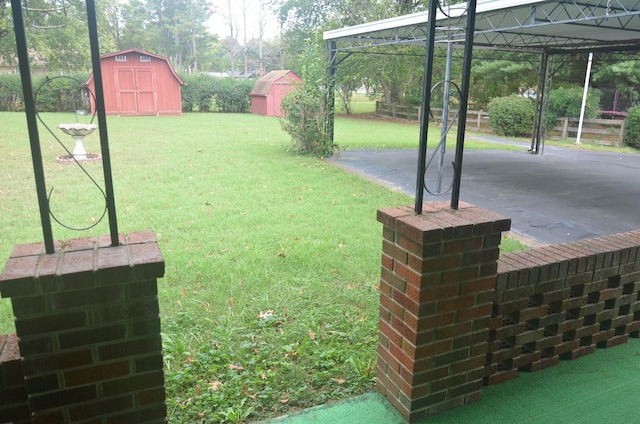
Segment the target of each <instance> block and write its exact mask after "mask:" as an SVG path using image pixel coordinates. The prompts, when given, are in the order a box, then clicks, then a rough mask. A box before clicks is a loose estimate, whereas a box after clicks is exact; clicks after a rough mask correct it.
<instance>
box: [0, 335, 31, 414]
mask: <svg viewBox="0 0 640 424" xmlns="http://www.w3.org/2000/svg"><path fill="white" fill-rule="evenodd" d="M27 400H28V399H27V388H26V386H25V384H24V375H23V373H22V364H21V357H20V349H19V348H18V337H17V336H16V335H15V334H2V335H0V423H8V422H11V423H13V424H27V423H30V422H31V413H30V412H29V404H28V403H27Z"/></svg>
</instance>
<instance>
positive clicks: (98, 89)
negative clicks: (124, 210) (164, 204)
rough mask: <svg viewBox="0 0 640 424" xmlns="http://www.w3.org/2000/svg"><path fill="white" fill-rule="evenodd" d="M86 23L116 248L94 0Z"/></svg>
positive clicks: (91, 0)
mask: <svg viewBox="0 0 640 424" xmlns="http://www.w3.org/2000/svg"><path fill="white" fill-rule="evenodd" d="M86 4H87V23H88V27H89V44H90V47H91V64H92V66H93V80H94V83H95V96H96V112H97V115H98V122H99V124H100V125H98V130H99V132H100V149H101V152H102V168H103V173H104V185H105V194H106V197H107V212H108V214H109V233H110V235H111V246H118V245H119V244H120V242H119V240H118V220H117V217H116V203H115V196H114V192H113V179H112V177H111V155H110V153H109V136H108V133H107V114H106V112H105V106H104V92H103V87H102V69H101V67H100V46H99V45H98V24H97V21H96V5H95V1H94V0H87V2H86Z"/></svg>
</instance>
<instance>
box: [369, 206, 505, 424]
mask: <svg viewBox="0 0 640 424" xmlns="http://www.w3.org/2000/svg"><path fill="white" fill-rule="evenodd" d="M378 220H379V221H380V222H382V223H383V224H384V230H383V244H382V251H383V253H382V275H381V280H380V327H379V329H380V331H379V344H378V367H377V382H378V383H377V384H378V389H379V391H380V392H381V393H382V394H383V395H384V396H385V397H386V398H387V399H388V400H389V401H390V402H391V403H392V404H393V405H394V406H395V407H396V409H398V411H400V413H401V414H402V415H403V417H404V418H405V419H407V420H408V421H410V422H412V421H415V420H419V419H423V418H425V417H427V416H430V415H434V414H437V413H439V412H442V411H445V410H448V409H451V408H455V407H459V406H462V405H465V404H468V403H471V402H475V401H478V400H480V397H481V395H482V383H483V377H484V375H485V362H486V354H487V347H488V344H487V340H488V338H489V319H490V315H491V310H492V306H493V298H494V287H495V276H496V271H497V262H496V261H497V258H498V254H499V249H498V246H499V244H500V240H501V233H502V231H506V230H508V229H509V227H510V224H511V222H510V220H509V219H506V218H503V217H501V216H498V215H495V214H493V213H491V212H488V211H486V210H483V209H480V208H476V207H473V206H471V205H466V204H465V205H461V206H460V209H459V210H455V211H454V210H451V209H449V205H448V203H437V204H427V205H425V208H424V213H423V214H422V215H419V216H416V215H415V213H414V212H413V208H410V207H406V208H389V209H383V210H380V211H378Z"/></svg>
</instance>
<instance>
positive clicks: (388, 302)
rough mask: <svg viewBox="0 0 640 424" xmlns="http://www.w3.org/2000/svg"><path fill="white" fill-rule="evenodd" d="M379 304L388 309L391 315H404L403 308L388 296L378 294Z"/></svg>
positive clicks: (400, 316)
mask: <svg viewBox="0 0 640 424" xmlns="http://www.w3.org/2000/svg"><path fill="white" fill-rule="evenodd" d="M380 305H382V306H383V307H384V308H385V309H386V310H388V311H389V312H390V313H391V314H392V315H395V316H397V317H399V318H402V317H403V316H404V308H403V307H402V305H400V304H399V303H397V302H395V301H393V300H392V299H391V298H390V297H389V296H386V295H383V294H380Z"/></svg>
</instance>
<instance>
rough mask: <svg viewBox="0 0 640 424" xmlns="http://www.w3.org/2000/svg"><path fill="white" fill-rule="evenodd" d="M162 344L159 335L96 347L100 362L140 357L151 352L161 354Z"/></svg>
mask: <svg viewBox="0 0 640 424" xmlns="http://www.w3.org/2000/svg"><path fill="white" fill-rule="evenodd" d="M161 351H162V343H161V341H160V335H157V336H156V337H151V338H146V339H134V340H127V341H125V342H122V343H115V344H110V345H104V346H99V347H98V356H99V358H100V360H101V361H108V360H111V359H117V358H123V357H127V356H134V355H141V354H147V353H152V352H161Z"/></svg>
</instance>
